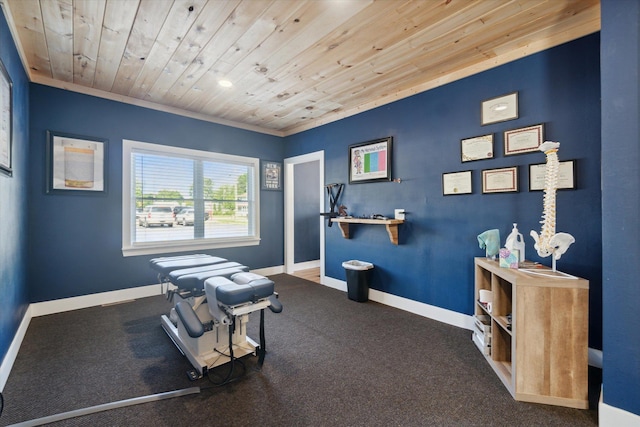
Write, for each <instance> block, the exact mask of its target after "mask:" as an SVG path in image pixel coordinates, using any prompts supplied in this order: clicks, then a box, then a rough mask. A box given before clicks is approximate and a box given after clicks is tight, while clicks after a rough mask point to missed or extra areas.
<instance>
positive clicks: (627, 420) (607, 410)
mask: <svg viewBox="0 0 640 427" xmlns="http://www.w3.org/2000/svg"><path fill="white" fill-rule="evenodd" d="M603 394H604V393H603V392H602V388H600V401H599V402H598V425H599V426H600V427H638V426H640V415H636V414H633V413H631V412H628V411H625V410H624V409H620V408H616V407H615V406H611V405H607V404H606V403H604V400H603Z"/></svg>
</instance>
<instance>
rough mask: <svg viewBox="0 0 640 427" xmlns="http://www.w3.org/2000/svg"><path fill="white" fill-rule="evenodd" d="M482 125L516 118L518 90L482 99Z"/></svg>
mask: <svg viewBox="0 0 640 427" xmlns="http://www.w3.org/2000/svg"><path fill="white" fill-rule="evenodd" d="M481 115H482V117H481V119H480V122H481V124H482V126H484V125H488V124H491V123H497V122H506V121H507V120H513V119H517V118H518V92H513V93H510V94H507V95H503V96H498V97H496V98H491V99H487V100H486V101H482V106H481Z"/></svg>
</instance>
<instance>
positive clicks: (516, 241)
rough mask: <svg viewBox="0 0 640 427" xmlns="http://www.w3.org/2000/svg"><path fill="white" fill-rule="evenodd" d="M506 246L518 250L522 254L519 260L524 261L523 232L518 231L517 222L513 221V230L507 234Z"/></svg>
mask: <svg viewBox="0 0 640 427" xmlns="http://www.w3.org/2000/svg"><path fill="white" fill-rule="evenodd" d="M504 247H505V248H507V249H509V250H510V251H511V250H514V249H515V250H517V251H518V253H519V254H520V255H519V261H520V262H524V259H525V255H524V239H523V238H522V234H520V233H519V232H518V224H517V223H515V222H514V223H513V230H511V233H510V234H509V235H508V236H507V240H506V242H505V244H504Z"/></svg>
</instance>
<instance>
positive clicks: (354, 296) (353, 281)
mask: <svg viewBox="0 0 640 427" xmlns="http://www.w3.org/2000/svg"><path fill="white" fill-rule="evenodd" d="M342 267H344V270H345V272H346V273H347V296H348V297H349V299H350V300H353V301H357V302H367V301H369V277H370V276H371V269H373V264H371V263H370V262H364V261H358V260H351V261H345V262H343V263H342Z"/></svg>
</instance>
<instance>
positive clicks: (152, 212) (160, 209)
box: [138, 206, 173, 227]
mask: <svg viewBox="0 0 640 427" xmlns="http://www.w3.org/2000/svg"><path fill="white" fill-rule="evenodd" d="M138 224H140V225H141V226H143V227H149V226H151V225H165V224H166V225H168V226H169V227H173V211H172V210H171V208H170V207H168V206H147V207H146V208H144V210H143V211H142V215H140V216H139V217H138Z"/></svg>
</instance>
